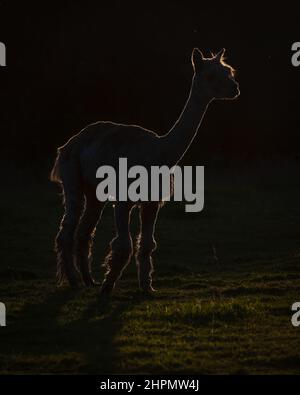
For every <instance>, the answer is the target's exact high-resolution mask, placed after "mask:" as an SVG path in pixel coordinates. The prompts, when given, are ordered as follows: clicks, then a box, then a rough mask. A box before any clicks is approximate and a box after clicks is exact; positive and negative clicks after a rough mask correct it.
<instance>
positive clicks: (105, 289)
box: [100, 280, 115, 296]
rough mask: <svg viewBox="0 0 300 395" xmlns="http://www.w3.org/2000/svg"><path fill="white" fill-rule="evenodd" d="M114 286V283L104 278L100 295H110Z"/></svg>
mask: <svg viewBox="0 0 300 395" xmlns="http://www.w3.org/2000/svg"><path fill="white" fill-rule="evenodd" d="M114 287H115V284H114V283H109V282H107V281H106V280H104V281H103V283H102V285H101V289H100V296H110V295H111V293H112V291H113V289H114Z"/></svg>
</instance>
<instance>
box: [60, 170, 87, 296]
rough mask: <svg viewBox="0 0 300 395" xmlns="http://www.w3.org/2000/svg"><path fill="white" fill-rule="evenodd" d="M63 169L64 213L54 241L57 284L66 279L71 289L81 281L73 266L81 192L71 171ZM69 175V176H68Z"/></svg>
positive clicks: (81, 204)
mask: <svg viewBox="0 0 300 395" xmlns="http://www.w3.org/2000/svg"><path fill="white" fill-rule="evenodd" d="M67 170H68V169H65V168H63V169H62V170H61V173H62V182H63V192H64V206H65V213H64V216H63V218H62V221H61V224H60V230H59V232H58V234H57V236H56V239H55V250H56V253H57V274H56V276H57V283H58V285H61V284H62V283H63V282H64V280H65V279H66V278H67V280H68V282H69V284H70V285H71V287H74V288H76V287H78V286H79V284H80V282H81V279H80V274H79V272H78V270H77V268H76V266H75V264H74V255H73V252H74V251H73V248H74V235H75V230H76V227H77V224H78V222H79V218H80V215H81V212H82V207H83V190H82V187H81V185H80V183H79V181H78V180H77V179H76V178H74V175H73V174H72V171H70V172H68V171H67ZM69 175H70V176H69Z"/></svg>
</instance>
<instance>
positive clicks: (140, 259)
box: [135, 202, 160, 292]
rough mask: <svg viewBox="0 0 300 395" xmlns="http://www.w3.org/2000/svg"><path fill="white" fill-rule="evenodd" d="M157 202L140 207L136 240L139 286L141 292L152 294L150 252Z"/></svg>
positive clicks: (154, 247) (154, 245)
mask: <svg viewBox="0 0 300 395" xmlns="http://www.w3.org/2000/svg"><path fill="white" fill-rule="evenodd" d="M159 208H160V203H159V202H149V203H143V204H142V205H141V207H140V228H141V229H140V234H139V236H138V239H137V248H136V251H137V252H136V255H135V257H136V263H137V269H138V279H139V286H140V288H141V289H142V290H143V291H146V292H152V291H154V289H153V288H152V273H153V262H152V256H151V255H152V252H153V251H155V249H156V242H155V239H154V230H155V224H156V220H157V214H158V212H159Z"/></svg>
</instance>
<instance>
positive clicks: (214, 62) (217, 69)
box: [192, 48, 240, 100]
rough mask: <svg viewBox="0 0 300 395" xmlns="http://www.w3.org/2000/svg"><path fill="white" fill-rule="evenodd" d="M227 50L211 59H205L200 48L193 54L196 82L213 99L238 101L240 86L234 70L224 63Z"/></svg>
mask: <svg viewBox="0 0 300 395" xmlns="http://www.w3.org/2000/svg"><path fill="white" fill-rule="evenodd" d="M224 53H225V49H222V50H221V51H220V52H218V53H217V54H216V55H213V56H212V57H211V58H205V57H204V56H203V55H202V53H201V51H200V50H199V49H198V48H194V50H193V53H192V63H193V67H194V71H195V82H196V83H198V84H199V86H201V89H205V90H206V92H207V93H208V95H209V96H210V97H212V98H213V99H227V100H230V99H231V100H232V99H236V98H237V97H238V96H239V94H240V91H239V84H238V83H237V82H236V80H235V78H234V69H233V68H232V67H231V66H229V65H228V64H227V63H225V61H224Z"/></svg>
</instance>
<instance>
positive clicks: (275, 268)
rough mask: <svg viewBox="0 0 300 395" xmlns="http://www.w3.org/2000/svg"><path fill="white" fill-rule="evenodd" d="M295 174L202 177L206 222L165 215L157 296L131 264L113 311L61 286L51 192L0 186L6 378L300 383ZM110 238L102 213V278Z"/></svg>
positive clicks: (282, 170)
mask: <svg viewBox="0 0 300 395" xmlns="http://www.w3.org/2000/svg"><path fill="white" fill-rule="evenodd" d="M298 170H299V169H298V168H297V167H296V166H292V167H291V166H286V165H284V164H280V165H278V166H276V167H275V166H272V167H269V165H268V166H261V167H260V168H255V169H252V170H249V169H240V170H239V171H234V170H233V169H231V170H227V171H223V170H219V171H211V172H209V171H207V174H206V192H205V193H206V195H205V199H206V201H205V209H204V211H203V212H201V213H185V212H184V207H183V205H182V204H177V205H175V204H171V203H170V204H167V205H166V206H165V207H164V208H163V209H162V211H161V215H160V218H159V221H158V226H157V237H156V238H157V240H158V241H159V248H158V251H157V252H156V254H155V268H156V271H155V275H154V286H155V287H156V288H157V289H158V292H157V293H156V294H155V295H154V296H153V297H149V296H148V297H147V296H144V295H143V294H141V293H140V292H139V290H138V287H137V280H136V270H135V265H134V262H131V264H130V266H129V267H128V268H127V270H126V272H125V273H124V276H123V278H122V280H121V281H120V282H119V283H118V287H117V288H116V290H115V293H114V295H113V296H112V298H111V299H110V300H108V301H104V300H101V299H100V298H99V295H98V290H97V289H81V290H78V291H73V290H70V289H69V288H68V287H62V288H56V287H55V284H54V272H55V257H54V254H53V251H52V250H53V248H52V247H53V238H54V236H55V233H56V231H57V227H58V223H59V219H60V215H61V205H60V197H59V196H58V193H57V189H56V187H55V186H53V185H49V184H48V183H46V181H39V179H38V181H34V180H31V181H30V182H29V181H28V180H27V181H26V182H25V181H24V180H25V178H23V177H22V176H21V177H20V178H19V179H15V180H14V183H13V182H12V181H9V180H4V181H3V185H4V188H3V192H2V201H3V205H2V213H1V218H2V227H1V233H2V234H1V239H2V240H3V241H4V243H3V246H2V258H1V269H0V301H1V302H4V303H5V304H6V307H7V327H5V328H0V372H1V373H2V374H4V373H9V374H11V373H14V374H16V373H26V374H27V373H31V374H40V373H58V374H66V373H72V374H73V373H97V374H100V373H162V374H163V373H198V374H218V373H226V374H227V373H229V374H230V373H244V374H255V373H258V374H263V373H267V374H276V373H282V374H290V373H296V374H299V373H300V350H299V347H298V346H299V330H300V329H299V328H294V327H293V326H292V325H291V314H292V313H291V305H292V304H293V303H294V302H295V301H299V299H300V272H299V268H300V240H299V239H300V234H299V218H300V207H299V201H300V184H299V183H298V184H297V181H296V180H297V174H298ZM25 175H26V174H24V177H25ZM293 180H295V181H293ZM113 232H114V229H113V219H112V209H111V208H107V209H106V211H105V214H104V216H103V220H102V223H101V226H100V227H99V230H98V233H97V236H96V240H95V259H94V263H93V270H94V273H95V276H96V277H97V278H98V279H101V278H102V277H103V270H102V268H101V265H100V263H101V261H102V260H103V257H104V255H105V252H106V251H107V245H108V242H109V240H110V239H111V238H112V237H113ZM136 232H137V213H135V214H134V218H133V233H134V234H136Z"/></svg>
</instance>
